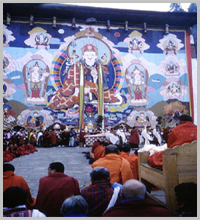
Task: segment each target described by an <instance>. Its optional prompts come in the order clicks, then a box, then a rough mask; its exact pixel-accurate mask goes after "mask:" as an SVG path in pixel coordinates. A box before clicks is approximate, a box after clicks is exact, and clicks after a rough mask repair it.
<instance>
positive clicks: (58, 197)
mask: <svg viewBox="0 0 200 220" xmlns="http://www.w3.org/2000/svg"><path fill="white" fill-rule="evenodd" d="M72 195H80V189H79V183H78V181H77V179H75V178H73V177H70V176H68V175H66V174H64V165H63V164H62V163H60V162H53V163H51V164H50V165H49V168H48V176H45V177H42V178H40V181H39V190H38V194H37V198H36V207H37V208H38V209H39V210H40V211H41V212H43V213H44V214H45V215H46V216H47V217H56V216H57V217H59V216H61V214H60V207H61V205H62V203H63V201H64V200H65V199H66V198H68V197H70V196H72Z"/></svg>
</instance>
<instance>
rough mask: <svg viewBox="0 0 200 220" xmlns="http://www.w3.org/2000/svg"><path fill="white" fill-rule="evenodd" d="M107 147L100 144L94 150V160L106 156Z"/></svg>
mask: <svg viewBox="0 0 200 220" xmlns="http://www.w3.org/2000/svg"><path fill="white" fill-rule="evenodd" d="M105 148H106V147H105V146H104V143H103V142H100V143H99V145H98V146H97V147H96V148H95V149H94V153H93V155H94V160H98V159H99V158H101V157H104V156H105V152H104V151H105Z"/></svg>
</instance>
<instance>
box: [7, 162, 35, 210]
mask: <svg viewBox="0 0 200 220" xmlns="http://www.w3.org/2000/svg"><path fill="white" fill-rule="evenodd" d="M14 171H15V167H14V166H13V165H12V164H8V163H7V164H4V165H3V192H4V191H5V190H6V189H7V188H9V187H11V186H19V187H22V188H23V189H25V190H26V191H27V194H28V198H27V202H26V205H27V207H28V208H29V209H32V208H33V207H34V206H35V203H36V199H35V198H33V197H32V196H31V192H30V188H29V186H28V184H27V182H26V180H25V179H24V178H23V177H22V176H19V175H16V174H15V173H14Z"/></svg>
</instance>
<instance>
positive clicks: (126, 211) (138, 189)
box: [103, 179, 171, 217]
mask: <svg viewBox="0 0 200 220" xmlns="http://www.w3.org/2000/svg"><path fill="white" fill-rule="evenodd" d="M145 193H146V187H145V185H144V184H143V183H141V182H140V181H138V180H134V179H131V180H127V181H126V182H125V183H124V184H123V186H122V200H121V201H119V202H118V203H117V204H116V205H115V206H113V207H111V208H110V209H108V210H107V211H106V212H105V213H104V214H103V217H170V216H171V214H170V212H169V211H168V209H166V208H165V207H164V206H163V205H161V204H159V203H157V202H155V201H153V200H152V199H150V198H146V197H145Z"/></svg>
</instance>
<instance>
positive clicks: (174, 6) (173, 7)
mask: <svg viewBox="0 0 200 220" xmlns="http://www.w3.org/2000/svg"><path fill="white" fill-rule="evenodd" d="M169 11H170V12H185V11H184V10H183V9H182V7H181V3H171V4H170V10H169Z"/></svg>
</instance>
